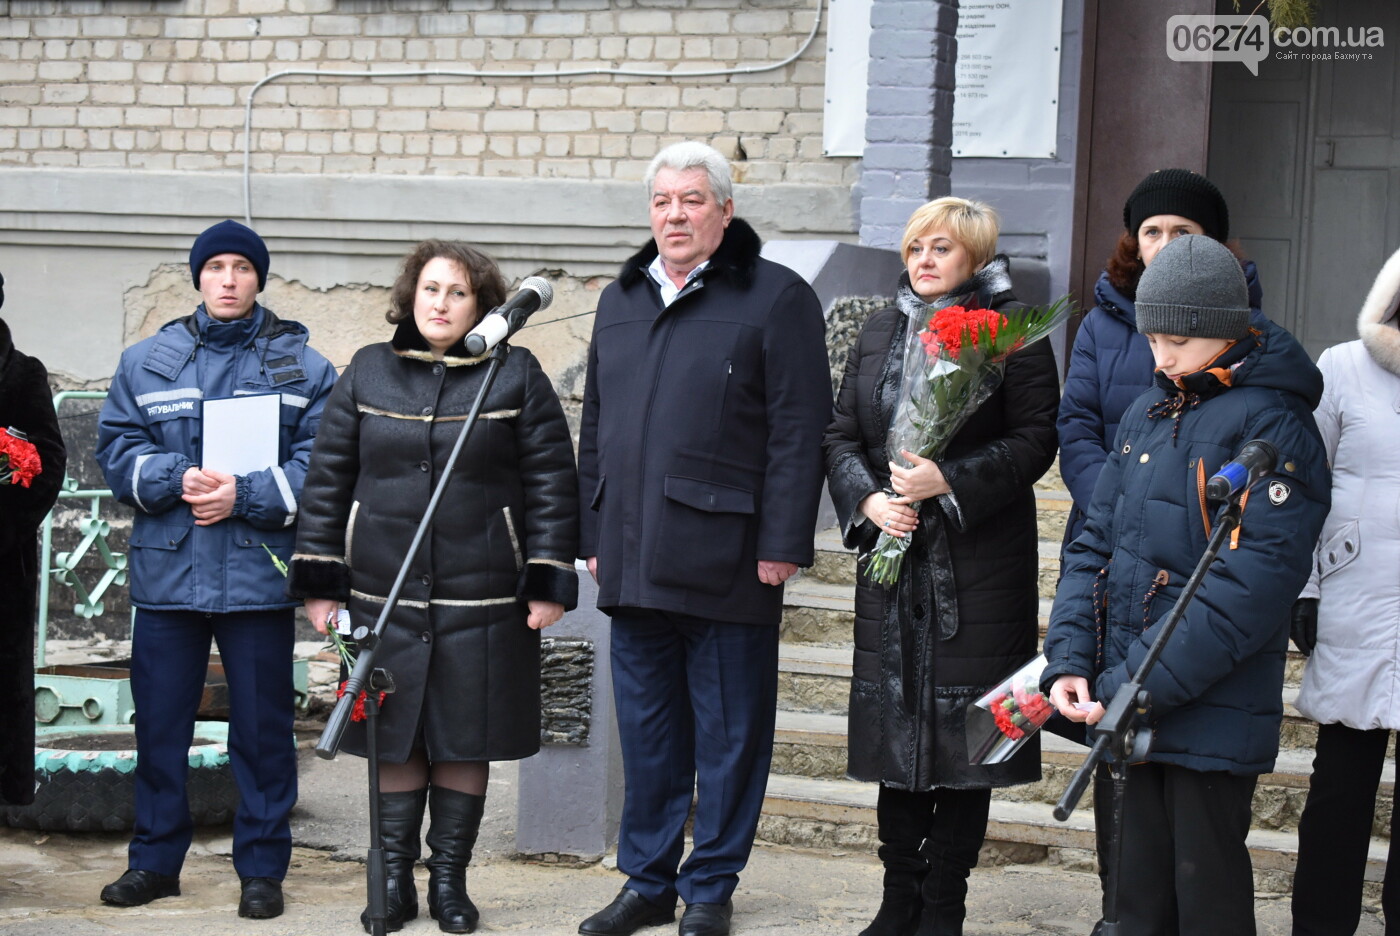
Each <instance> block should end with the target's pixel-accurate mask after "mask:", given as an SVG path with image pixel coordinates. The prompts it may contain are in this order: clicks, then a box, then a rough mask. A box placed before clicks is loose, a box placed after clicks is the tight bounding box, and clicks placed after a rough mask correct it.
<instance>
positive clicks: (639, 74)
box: [243, 0, 823, 227]
mask: <svg viewBox="0 0 1400 936" xmlns="http://www.w3.org/2000/svg"><path fill="white" fill-rule="evenodd" d="M822 2H823V0H817V4H816V6H817V8H816V16H815V18H814V19H813V20H812V29H811V31H810V32H809V33H808V34H807V39H806V41H804V42H803V43H802V45H801V46H799V47H798V49H797V51H796V52H794V53H792V54H791V55H789V56H788V57H787V58H785V59H783V60H781V61H778V62H771V63H768V64H765V65H739V66H735V67H734V68H708V69H698V70H695V71H666V70H662V69H651V68H628V67H610V68H561V69H556V70H554V71H523V70H517V71H480V70H477V69H449V68H431V69H428V68H418V69H395V70H391V71H369V70H365V71H322V70H319V69H314V68H289V69H286V70H284V71H279V72H273V73H272V74H270V75H268V76H266V77H265V78H263V79H262V80H260V81H258V83H257V84H255V85H253V87H252V88H251V89H250V90H249V92H248V100H247V102H246V104H245V105H244V112H243V223H244V224H246V225H248V226H249V227H252V226H253V190H252V154H253V99H254V98H255V97H257V93H258V90H259V89H260V88H262V86H263V85H266V84H270V83H272V82H274V81H278V80H280V79H282V78H289V77H294V76H295V77H326V78H365V79H369V80H370V81H374V80H376V79H379V78H418V77H422V78H428V77H442V78H482V79H487V78H584V77H590V76H598V75H617V76H620V77H625V78H720V77H726V76H729V75H754V74H759V73H761V72H767V71H775V70H777V69H779V68H785V67H786V66H788V65H791V64H792V63H793V62H795V61H797V60H798V59H799V58H801V57H802V55H803V53H805V52H806V51H807V49H808V48H810V47H811V45H812V42H813V41H814V40H815V39H816V38H817V30H818V29H820V28H821V22H822Z"/></svg>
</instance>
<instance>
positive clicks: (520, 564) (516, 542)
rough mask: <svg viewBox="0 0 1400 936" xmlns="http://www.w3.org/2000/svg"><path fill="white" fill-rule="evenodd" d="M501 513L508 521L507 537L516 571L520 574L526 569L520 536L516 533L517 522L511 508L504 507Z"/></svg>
mask: <svg viewBox="0 0 1400 936" xmlns="http://www.w3.org/2000/svg"><path fill="white" fill-rule="evenodd" d="M501 513H502V514H503V515H504V516H505V520H506V535H507V536H508V537H510V551H511V555H512V556H514V558H515V571H517V572H519V571H520V570H521V569H523V568H524V567H525V557H524V555H523V554H522V553H521V552H520V536H519V535H518V534H517V533H516V532H515V520H514V519H513V518H512V517H511V514H510V508H509V507H502V508H501Z"/></svg>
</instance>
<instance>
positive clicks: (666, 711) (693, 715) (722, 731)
mask: <svg viewBox="0 0 1400 936" xmlns="http://www.w3.org/2000/svg"><path fill="white" fill-rule="evenodd" d="M612 666H613V694H614V697H615V699H616V704H617V722H618V735H619V738H620V740H621V744H622V766H623V777H624V780H625V782H626V790H625V793H624V797H623V805H622V828H621V830H620V832H619V841H618V847H617V866H618V868H619V869H620V870H622V871H623V872H624V873H625V874H627V875H628V876H629V881H628V883H627V886H628V887H630V888H632V889H633V890H635V891H637V892H638V893H639V894H641V895H642V896H643V897H645V898H647V899H648V900H651V901H653V902H657V903H665V902H668V901H674V900H675V898H676V895H677V894H679V895H680V897H681V899H682V900H684V901H685V902H686V903H687V904H691V903H724V902H725V901H726V900H728V899H729V897H730V895H731V894H732V893H733V892H734V889H735V887H736V886H738V883H739V871H740V870H742V869H743V867H744V865H745V864H746V863H747V862H748V858H749V853H750V852H751V851H752V849H753V840H754V834H755V832H756V831H757V829H758V817H759V812H760V810H761V809H762V807H763V796H764V792H765V790H766V788H767V784H768V768H769V765H770V763H771V761H772V759H773V728H774V721H775V719H776V717H777V707H778V628H777V627H776V626H766V625H758V624H736V623H732V622H725V621H711V620H706V619H702V618H697V617H692V616H689V615H684V614H673V613H669V612H664V611H651V610H643V609H637V608H620V609H618V610H617V611H615V612H614V613H613V618H612ZM692 797H693V798H694V800H695V823H694V827H693V830H692V839H693V845H692V848H691V851H690V855H689V856H688V857H687V858H686V861H685V863H684V864H681V854H682V852H683V850H684V847H685V824H686V818H687V816H688V815H689V813H690V806H691V800H692Z"/></svg>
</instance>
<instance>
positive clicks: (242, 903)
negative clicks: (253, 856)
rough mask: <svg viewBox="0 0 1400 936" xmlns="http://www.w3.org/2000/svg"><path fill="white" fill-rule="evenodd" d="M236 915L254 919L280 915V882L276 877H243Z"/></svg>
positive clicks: (266, 918) (267, 918) (265, 918)
mask: <svg viewBox="0 0 1400 936" xmlns="http://www.w3.org/2000/svg"><path fill="white" fill-rule="evenodd" d="M238 915H239V916H241V917H249V918H251V919H254V920H270V919H272V918H273V917H277V916H281V915H282V882H281V881H279V880H277V879H276V878H265V877H263V878H260V877H246V878H243V896H242V897H240V898H239V899H238Z"/></svg>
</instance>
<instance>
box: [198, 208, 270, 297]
mask: <svg viewBox="0 0 1400 936" xmlns="http://www.w3.org/2000/svg"><path fill="white" fill-rule="evenodd" d="M223 253H232V254H238V255H239V256H240V257H245V258H247V260H248V262H249V263H251V264H252V265H253V269H255V270H257V271H258V292H262V291H263V288H264V287H266V286H267V267H268V263H269V262H270V258H269V257H268V255H267V245H266V244H264V243H263V239H262V238H261V237H259V236H258V234H257V232H256V231H254V230H253V229H252V228H250V227H244V226H243V225H241V224H239V223H238V222H237V221H220V222H219V223H218V224H216V225H214V226H213V227H211V228H209V229H207V230H206V231H205V232H204V233H203V234H201V235H199V237H197V238H195V242H194V246H193V247H191V248H190V275H191V276H192V277H193V279H194V288H195V289H198V288H199V274H200V271H202V270H203V269H204V264H206V263H208V262H209V258H210V257H217V256H218V255H219V254H223Z"/></svg>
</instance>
